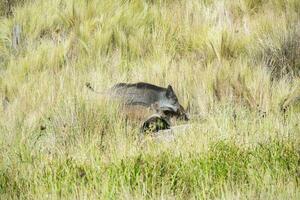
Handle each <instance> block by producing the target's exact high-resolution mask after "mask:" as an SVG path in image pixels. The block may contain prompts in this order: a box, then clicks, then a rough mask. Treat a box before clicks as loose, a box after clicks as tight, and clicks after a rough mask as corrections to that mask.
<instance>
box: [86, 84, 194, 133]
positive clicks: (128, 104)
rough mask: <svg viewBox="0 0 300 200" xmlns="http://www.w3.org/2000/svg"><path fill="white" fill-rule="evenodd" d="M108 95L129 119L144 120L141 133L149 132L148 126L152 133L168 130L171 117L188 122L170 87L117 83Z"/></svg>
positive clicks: (88, 85) (89, 86)
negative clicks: (120, 103) (121, 104)
mask: <svg viewBox="0 0 300 200" xmlns="http://www.w3.org/2000/svg"><path fill="white" fill-rule="evenodd" d="M86 86H87V87H88V88H89V89H90V90H92V91H94V92H96V91H95V90H94V89H93V88H92V87H91V85H90V83H87V84H86ZM97 93H98V92H97ZM108 95H109V96H110V97H111V98H113V99H117V100H120V101H121V102H122V103H123V104H124V111H125V112H126V113H128V116H129V118H132V117H133V116H134V117H135V118H138V119H140V120H145V119H146V121H144V123H143V125H142V128H141V130H142V131H146V129H147V130H149V128H150V126H151V127H152V129H153V130H152V131H158V130H162V129H168V128H169V127H170V122H169V119H170V118H173V117H175V118H177V119H181V120H186V121H187V120H189V118H188V115H187V113H186V111H185V110H184V108H183V106H182V105H180V103H179V102H178V98H177V96H176V94H175V92H174V90H173V88H172V86H171V85H168V87H167V88H163V87H159V86H156V85H152V84H149V83H143V82H139V83H133V84H130V83H129V84H127V83H118V84H116V85H114V86H113V87H112V88H111V89H110V90H109V93H108ZM151 114H152V115H151ZM153 114H155V115H153ZM149 116H150V117H149ZM154 122H157V123H156V124H157V126H156V127H154V128H153V124H154ZM159 123H160V124H161V126H160V125H159Z"/></svg>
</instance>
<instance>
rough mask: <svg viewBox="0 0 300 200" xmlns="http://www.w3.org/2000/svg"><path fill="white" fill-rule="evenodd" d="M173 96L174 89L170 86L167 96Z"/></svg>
mask: <svg viewBox="0 0 300 200" xmlns="http://www.w3.org/2000/svg"><path fill="white" fill-rule="evenodd" d="M172 94H174V91H173V88H172V86H171V85H168V87H167V93H166V95H167V97H169V96H171V95H172Z"/></svg>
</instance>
